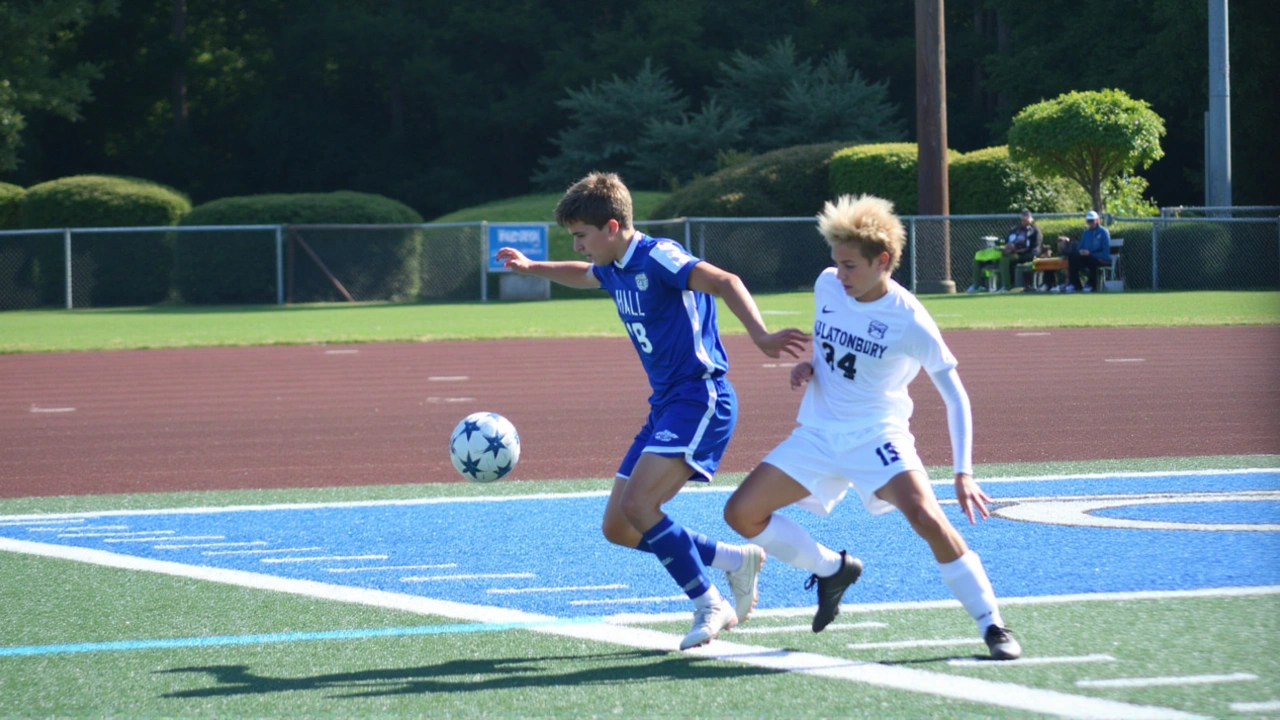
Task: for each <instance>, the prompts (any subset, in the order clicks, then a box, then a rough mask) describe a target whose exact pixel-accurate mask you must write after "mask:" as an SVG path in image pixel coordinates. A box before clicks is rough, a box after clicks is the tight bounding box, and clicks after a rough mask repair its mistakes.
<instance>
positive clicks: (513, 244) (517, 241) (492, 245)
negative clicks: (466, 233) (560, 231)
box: [489, 225, 549, 272]
mask: <svg viewBox="0 0 1280 720" xmlns="http://www.w3.org/2000/svg"><path fill="white" fill-rule="evenodd" d="M504 247H509V248H515V249H516V250H519V251H520V252H522V253H524V254H525V256H526V257H528V258H529V259H530V260H536V261H539V262H546V260H547V257H548V254H549V253H548V248H547V226H546V225H490V226H489V272H510V270H507V269H506V268H504V267H503V266H502V262H501V261H500V260H498V249H499V248H504Z"/></svg>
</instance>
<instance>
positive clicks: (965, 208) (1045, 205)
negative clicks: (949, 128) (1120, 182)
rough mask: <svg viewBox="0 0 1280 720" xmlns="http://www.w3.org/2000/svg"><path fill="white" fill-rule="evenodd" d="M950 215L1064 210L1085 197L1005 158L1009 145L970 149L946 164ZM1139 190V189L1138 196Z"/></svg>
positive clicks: (1084, 203)
mask: <svg viewBox="0 0 1280 720" xmlns="http://www.w3.org/2000/svg"><path fill="white" fill-rule="evenodd" d="M947 176H948V181H949V182H948V187H949V190H950V193H949V194H950V197H951V214H952V215H983V214H989V213H1007V212H1018V211H1020V210H1021V209H1022V208H1030V209H1031V211H1032V212H1033V213H1065V212H1075V211H1077V210H1086V209H1087V208H1088V205H1089V198H1088V196H1087V195H1085V194H1084V191H1083V190H1081V189H1080V188H1079V187H1078V186H1076V185H1075V184H1074V183H1072V182H1070V181H1068V180H1065V179H1062V178H1051V179H1047V180H1046V179H1043V178H1039V177H1036V176H1035V175H1034V174H1032V172H1031V169H1030V168H1028V167H1027V166H1026V165H1022V164H1020V163H1015V162H1013V161H1012V160H1010V159H1009V148H1007V147H1005V146H1003V145H1001V146H999V147H990V148H984V149H982V150H974V151H973V152H970V153H964V154H962V155H957V156H955V157H953V158H952V159H951V162H950V163H948V165H947ZM1140 195H1141V193H1139V196H1140Z"/></svg>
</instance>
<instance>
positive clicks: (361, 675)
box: [159, 650, 781, 699]
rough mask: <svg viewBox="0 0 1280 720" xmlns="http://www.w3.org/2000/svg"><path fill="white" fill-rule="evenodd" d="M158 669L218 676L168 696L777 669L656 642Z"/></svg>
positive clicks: (548, 682) (381, 690)
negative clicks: (611, 649)
mask: <svg viewBox="0 0 1280 720" xmlns="http://www.w3.org/2000/svg"><path fill="white" fill-rule="evenodd" d="M556 663H588V664H591V665H597V666H598V667H590V668H583V669H577V670H570V671H567V672H566V671H558V670H556V669H555V664H556ZM159 672H160V673H205V674H207V675H208V676H209V677H210V678H211V679H212V680H213V681H214V682H215V683H216V684H215V685H213V686H212V687H204V688H194V689H191V690H181V691H178V692H172V693H166V694H164V695H162V697H165V698H207V697H230V696H235V695H265V694H269V693H280V692H321V693H324V695H323V697H325V698H326V699H329V698H361V697H377V696H383V695H415V694H433V693H467V692H477V691H481V690H504V689H511V688H523V687H556V686H562V685H569V686H575V685H576V686H583V685H623V684H634V683H643V682H648V681H652V680H690V679H703V678H705V679H720V678H729V677H744V676H750V675H772V674H776V673H778V672H781V671H779V670H769V669H765V668H751V667H747V666H729V665H725V664H723V663H719V662H716V661H712V660H707V659H703V658H698V657H693V656H689V655H679V654H675V653H669V652H663V651H658V650H636V651H624V652H616V653H600V654H594V655H570V656H565V657H534V658H529V657H521V658H505V659H492V660H450V661H448V662H443V663H440V664H438V665H422V666H418V667H409V668H387V669H379V670H358V671H354V672H344V673H330V674H323V675H312V676H308V677H271V676H269V675H262V674H258V673H256V672H254V671H253V669H251V668H250V667H249V666H248V665H209V666H204V667H182V668H173V669H170V670H161V671H159Z"/></svg>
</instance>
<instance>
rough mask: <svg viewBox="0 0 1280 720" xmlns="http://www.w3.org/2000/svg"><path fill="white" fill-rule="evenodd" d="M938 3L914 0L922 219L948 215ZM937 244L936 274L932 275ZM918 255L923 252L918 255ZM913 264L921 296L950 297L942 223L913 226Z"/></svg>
mask: <svg viewBox="0 0 1280 720" xmlns="http://www.w3.org/2000/svg"><path fill="white" fill-rule="evenodd" d="M942 2H943V0H916V147H917V148H918V151H917V152H918V155H917V168H918V179H917V183H918V184H917V192H918V197H919V205H920V210H919V212H920V214H921V215H948V214H950V207H951V203H950V198H949V196H948V194H947V65H946V57H947V48H946V26H945V16H944V14H943V8H942ZM939 240H940V241H941V255H942V258H941V265H942V267H941V270H942V272H940V273H939V272H933V271H931V266H932V265H933V258H936V257H937V254H938V253H937V250H936V246H937V245H938V244H939V243H938V241H939ZM922 250H923V252H921V251H922ZM911 257H912V262H919V261H921V260H923V261H924V262H922V263H920V264H918V265H917V266H916V267H917V268H919V269H920V270H923V271H924V272H923V274H922V276H920V277H918V279H917V291H918V292H922V293H939V292H946V293H953V292H955V291H956V284H955V282H954V281H952V279H951V232H950V227H949V223H948V222H946V221H922V222H921V223H919V224H918V225H917V231H916V247H914V248H912V255H911Z"/></svg>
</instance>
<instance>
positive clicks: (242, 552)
mask: <svg viewBox="0 0 1280 720" xmlns="http://www.w3.org/2000/svg"><path fill="white" fill-rule="evenodd" d="M323 549H324V548H322V547H298V548H270V549H267V550H209V551H206V552H202V553H200V554H201V555H265V554H267V553H278V552H312V551H314V550H323Z"/></svg>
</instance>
